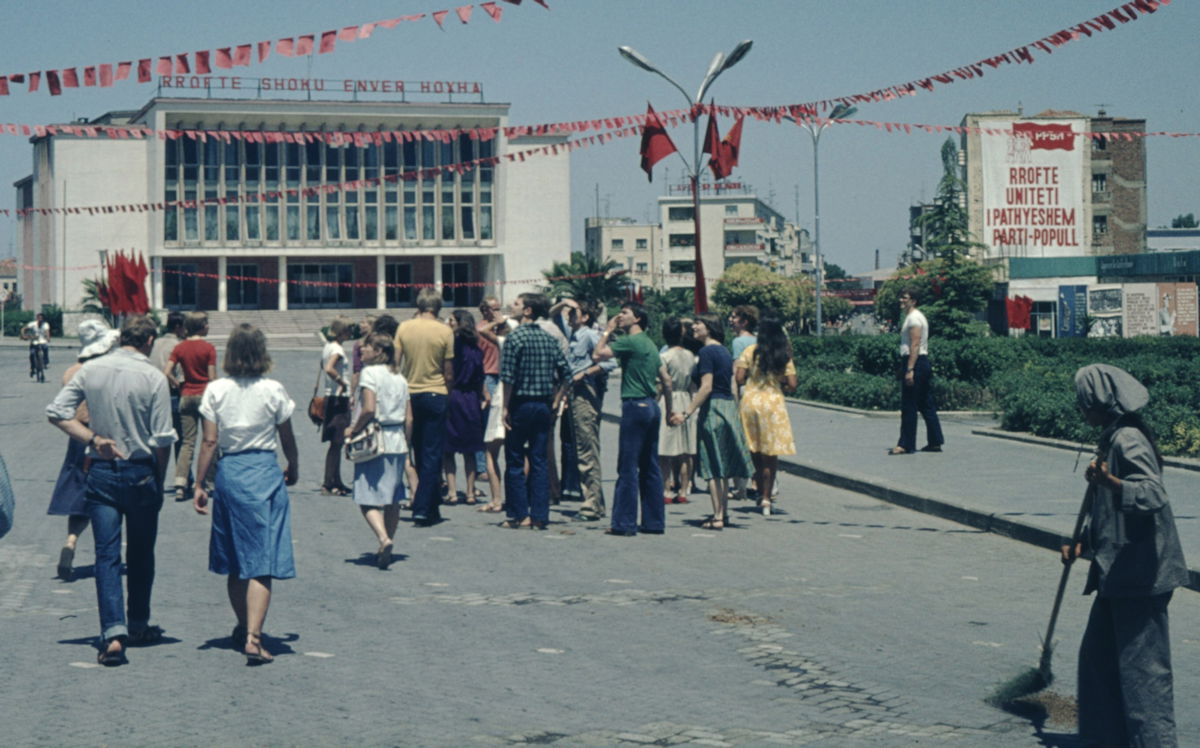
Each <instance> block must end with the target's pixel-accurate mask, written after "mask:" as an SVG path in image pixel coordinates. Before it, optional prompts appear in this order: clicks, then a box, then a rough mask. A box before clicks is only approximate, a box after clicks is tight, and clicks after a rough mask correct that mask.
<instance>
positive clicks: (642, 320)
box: [621, 301, 650, 330]
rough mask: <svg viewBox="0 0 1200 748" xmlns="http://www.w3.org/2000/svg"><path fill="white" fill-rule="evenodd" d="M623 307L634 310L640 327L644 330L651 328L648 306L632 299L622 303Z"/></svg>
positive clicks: (634, 315)
mask: <svg viewBox="0 0 1200 748" xmlns="http://www.w3.org/2000/svg"><path fill="white" fill-rule="evenodd" d="M621 308H622V309H628V310H629V311H631V312H633V317H634V319H636V320H637V324H638V327H640V328H642V329H643V330H647V329H649V328H650V313H649V312H647V311H646V307H644V306H642V305H641V304H638V303H637V302H634V301H630V302H626V303H624V304H622V305H621Z"/></svg>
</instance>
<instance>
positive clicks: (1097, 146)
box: [1092, 135, 1108, 151]
mask: <svg viewBox="0 0 1200 748" xmlns="http://www.w3.org/2000/svg"><path fill="white" fill-rule="evenodd" d="M1092 150H1093V151H1106V150H1108V138H1102V137H1100V136H1098V135H1093V136H1092Z"/></svg>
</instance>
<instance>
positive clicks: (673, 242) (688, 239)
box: [667, 234, 696, 247]
mask: <svg viewBox="0 0 1200 748" xmlns="http://www.w3.org/2000/svg"><path fill="white" fill-rule="evenodd" d="M667 246H670V247H694V246H696V235H695V234H670V235H669V236H668V237H667Z"/></svg>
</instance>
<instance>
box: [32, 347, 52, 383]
mask: <svg viewBox="0 0 1200 748" xmlns="http://www.w3.org/2000/svg"><path fill="white" fill-rule="evenodd" d="M49 358H50V346H48V345H46V344H45V343H30V344H29V376H30V377H35V376H36V377H37V381H38V382H39V383H44V382H45V381H46V363H47V361H48V359H49Z"/></svg>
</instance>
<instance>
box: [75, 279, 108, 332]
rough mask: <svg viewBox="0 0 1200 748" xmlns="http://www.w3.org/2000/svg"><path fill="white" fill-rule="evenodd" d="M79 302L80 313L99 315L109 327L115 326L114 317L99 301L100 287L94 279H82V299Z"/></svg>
mask: <svg viewBox="0 0 1200 748" xmlns="http://www.w3.org/2000/svg"><path fill="white" fill-rule="evenodd" d="M81 301H82V305H81V306H80V311H81V312H85V313H88V314H99V315H100V316H101V317H103V318H104V321H105V322H106V323H108V326H109V327H116V326H117V322H116V317H114V316H113V313H112V310H111V309H109V308H108V307H107V306H105V304H104V302H102V301H101V300H100V286H99V282H98V281H97V280H96V279H95V278H84V279H83V298H82V299H81Z"/></svg>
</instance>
